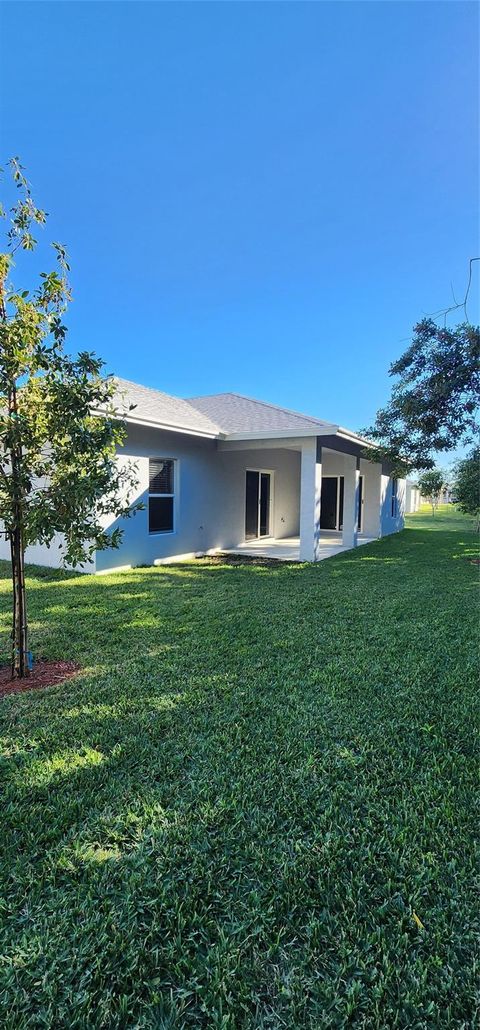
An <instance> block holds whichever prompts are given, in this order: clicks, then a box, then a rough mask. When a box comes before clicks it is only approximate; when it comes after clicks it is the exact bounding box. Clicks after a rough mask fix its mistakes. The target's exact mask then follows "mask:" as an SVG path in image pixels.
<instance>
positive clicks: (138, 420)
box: [97, 412, 224, 440]
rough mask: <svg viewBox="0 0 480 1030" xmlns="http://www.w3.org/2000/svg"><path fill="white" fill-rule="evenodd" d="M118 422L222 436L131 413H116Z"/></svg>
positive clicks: (204, 436) (216, 436)
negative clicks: (134, 415)
mask: <svg viewBox="0 0 480 1030" xmlns="http://www.w3.org/2000/svg"><path fill="white" fill-rule="evenodd" d="M97 414H103V412H97ZM118 419H119V421H120V422H128V423H129V424H130V423H131V424H132V425H134V426H147V427H148V428H149V429H161V430H165V432H167V433H182V434H184V435H186V436H200V437H202V438H203V439H205V440H221V439H223V438H224V434H223V433H206V432H204V431H202V430H201V429H191V428H190V427H189V426H172V425H169V424H168V423H167V422H157V421H156V420H155V419H148V418H132V416H131V415H121V414H119V415H118Z"/></svg>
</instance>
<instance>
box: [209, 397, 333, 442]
mask: <svg viewBox="0 0 480 1030" xmlns="http://www.w3.org/2000/svg"><path fill="white" fill-rule="evenodd" d="M188 401H189V404H191V405H192V407H194V408H195V409H196V410H197V411H199V412H201V413H202V414H203V415H206V416H208V418H210V419H212V420H213V421H214V422H216V423H217V425H219V426H220V428H221V429H222V430H223V432H224V433H254V432H259V433H267V432H270V431H271V432H283V431H292V432H295V430H308V429H311V431H312V435H313V434H314V433H315V426H319V427H321V428H322V429H325V427H327V428H328V427H331V428H332V431H335V429H336V426H333V425H332V423H331V422H322V421H321V419H318V418H313V417H312V416H310V415H300V414H299V412H297V411H290V410H289V409H288V408H279V407H277V406H276V405H275V404H268V403H267V402H266V401H256V400H253V398H252V397H243V396H242V395H241V394H239V393H214V394H211V395H210V396H207V397H189V398H188Z"/></svg>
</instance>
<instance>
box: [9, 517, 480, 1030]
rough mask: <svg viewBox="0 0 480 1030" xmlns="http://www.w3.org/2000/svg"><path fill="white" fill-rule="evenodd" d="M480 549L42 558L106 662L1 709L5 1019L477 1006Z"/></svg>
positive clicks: (404, 542)
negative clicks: (103, 572)
mask: <svg viewBox="0 0 480 1030" xmlns="http://www.w3.org/2000/svg"><path fill="white" fill-rule="evenodd" d="M433 529H435V532H432V531H431V530H433ZM475 550H476V538H475V536H474V534H473V533H472V532H471V525H470V523H469V522H468V521H467V520H465V519H463V518H462V517H461V516H459V515H457V514H456V513H453V514H452V513H451V512H449V513H445V512H442V513H439V515H438V516H437V518H436V520H435V522H434V521H433V520H432V518H431V516H430V515H428V513H420V514H418V515H416V516H413V517H411V518H410V519H409V528H408V529H407V530H405V531H404V532H403V533H402V534H399V535H396V536H394V537H390V538H387V539H384V540H382V541H378V542H377V543H375V544H372V545H369V546H365V547H361V548H359V549H358V551H356V552H350V553H346V554H344V555H342V556H339V557H336V558H333V559H329V560H328V561H325V562H321V563H320V564H318V565H317V566H303V567H302V566H288V565H284V566H282V565H279V566H278V567H277V566H276V567H264V566H243V567H229V566H215V565H212V564H209V563H208V561H205V562H197V563H195V564H186V565H178V566H175V567H164V568H155V569H153V568H152V569H137V570H135V571H132V572H126V573H122V574H117V575H110V576H102V577H97V578H94V577H85V576H75V575H71V574H62V573H59V572H56V571H46V570H43V571H42V570H39V569H35V568H33V567H30V569H29V573H28V590H29V598H30V616H31V628H32V637H33V641H34V644H35V649H36V652H37V654H38V655H41V656H44V657H47V658H62V659H63V658H74V659H76V660H77V661H78V662H80V663H81V665H82V673H81V674H80V676H79V677H78V678H77V679H74V680H72V681H70V682H68V683H66V684H65V685H64V686H59V687H56V688H53V689H50V690H43V691H35V692H32V693H30V694H23V695H20V694H19V695H16V696H11V697H9V698H7V699H6V700H4V701H3V702H1V703H0V718H1V723H2V730H1V732H2V742H3V759H2V768H1V772H2V784H3V785H2V803H1V838H0V849H1V852H2V856H1V858H2V863H1V868H2V876H3V893H2V909H1V916H2V923H3V926H2V932H1V952H2V961H1V966H0V984H1V993H0V1025H1V1026H2V1028H8V1030H21V1028H24V1027H35V1028H37V1027H38V1028H42V1027H49V1028H57V1027H59V1028H60V1027H65V1028H67V1027H68V1028H69V1030H72V1028H87V1027H88V1028H90V1027H92V1028H121V1027H128V1028H143V1027H145V1028H146V1027H152V1028H153V1027H155V1028H158V1030H160V1028H183V1027H185V1028H189V1027H198V1028H203V1027H211V1028H224V1030H227V1028H228V1030H237V1028H238V1030H243V1028H257V1027H258V1028H267V1027H268V1028H288V1030H294V1028H300V1027H305V1028H312V1030H313V1028H315V1030H317V1028H323V1027H362V1028H367V1027H368V1028H379V1030H380V1028H381V1030H384V1028H423V1027H432V1028H438V1027H445V1028H470V1027H473V1026H474V1025H475V1015H474V1013H475V988H476V970H475V963H474V954H475V951H474V943H475V914H476V912H477V908H476V903H475V900H474V895H473V879H474V873H475V869H476V864H475V857H474V843H475V840H476V815H477V814H478V813H476V812H475V802H476V794H477V787H478V778H477V753H476V750H475V741H474V729H475V725H476V723H477V710H476V703H475V692H476V682H477V643H478V635H477V625H478V621H477V620H478V608H476V593H477V591H476V588H477V580H478V569H477V567H476V566H475V565H474V564H473V563H472V561H471V556H472V554H473V553H474V552H475ZM2 574H3V577H4V578H3V580H2V581H1V590H2V593H1V595H0V596H1V604H2V609H1V610H2V623H1V628H2V630H3V633H4V637H3V643H4V650H5V648H6V646H7V639H8V632H9V621H10V613H9V581H8V578H7V577H8V568H7V566H6V565H4V566H3V569H2Z"/></svg>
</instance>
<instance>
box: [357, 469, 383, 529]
mask: <svg viewBox="0 0 480 1030" xmlns="http://www.w3.org/2000/svg"><path fill="white" fill-rule="evenodd" d="M360 472H364V477H365V478H364V480H363V482H364V510H363V515H364V518H363V532H364V533H365V536H370V537H374V538H375V539H376V538H377V537H380V536H381V535H382V466H381V465H380V464H378V463H376V462H370V461H369V462H367V461H365V462H362V465H361V468H360Z"/></svg>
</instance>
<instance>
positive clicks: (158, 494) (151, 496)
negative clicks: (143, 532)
mask: <svg viewBox="0 0 480 1030" xmlns="http://www.w3.org/2000/svg"><path fill="white" fill-rule="evenodd" d="M162 461H163V462H168V463H169V464H170V466H171V473H170V476H171V486H172V488H173V489H172V491H171V492H167V491H161V490H151V489H150V483H151V480H152V478H153V477H152V471H153V470H152V462H155V463H156V462H162ZM176 493H177V460H176V458H166V457H159V458H149V459H148V533H149V536H166V535H171V534H172V533H176V528H177V527H176V523H177V514H176ZM157 498H163V499H165V498H167V499H171V502H172V504H171V509H172V512H171V527H169V528H168V529H151V528H150V523H151V510H152V508H153V505H152V506H151V505H150V501H151V500H155V499H157Z"/></svg>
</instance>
